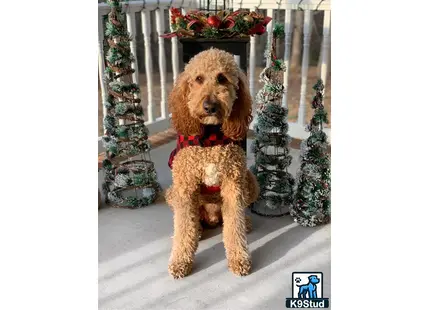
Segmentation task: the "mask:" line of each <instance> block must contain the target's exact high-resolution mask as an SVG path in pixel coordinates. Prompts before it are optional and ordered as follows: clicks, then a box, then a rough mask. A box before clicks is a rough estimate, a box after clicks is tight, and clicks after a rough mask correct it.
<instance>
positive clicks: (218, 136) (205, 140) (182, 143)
mask: <svg viewBox="0 0 430 310" xmlns="http://www.w3.org/2000/svg"><path fill="white" fill-rule="evenodd" d="M228 144H236V145H239V146H241V147H242V148H243V150H244V151H245V152H246V139H244V140H240V141H234V140H231V139H230V138H228V137H226V136H225V135H224V134H223V132H222V131H221V126H220V125H206V126H204V127H203V135H196V136H184V135H181V134H178V139H177V140H176V148H175V149H174V150H173V151H172V153H170V158H169V167H170V169H172V164H173V159H174V158H175V155H176V154H177V153H178V152H179V151H180V149H183V148H185V147H188V146H201V147H211V146H215V145H228ZM219 190H220V187H219V186H206V185H202V188H201V192H202V194H211V193H215V192H219Z"/></svg>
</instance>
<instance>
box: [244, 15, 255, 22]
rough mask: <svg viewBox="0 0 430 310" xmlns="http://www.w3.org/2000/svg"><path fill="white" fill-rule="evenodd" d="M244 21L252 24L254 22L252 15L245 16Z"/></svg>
mask: <svg viewBox="0 0 430 310" xmlns="http://www.w3.org/2000/svg"><path fill="white" fill-rule="evenodd" d="M243 20H244V21H246V22H248V23H252V22H253V21H254V19H253V18H252V17H251V16H250V15H245V16H244V17H243Z"/></svg>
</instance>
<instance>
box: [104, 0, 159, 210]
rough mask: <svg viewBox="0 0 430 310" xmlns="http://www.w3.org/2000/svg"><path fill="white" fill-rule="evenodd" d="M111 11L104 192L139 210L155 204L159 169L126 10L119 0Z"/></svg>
mask: <svg viewBox="0 0 430 310" xmlns="http://www.w3.org/2000/svg"><path fill="white" fill-rule="evenodd" d="M107 3H108V4H109V6H110V8H111V11H110V13H109V15H108V18H107V23H106V34H105V35H106V39H107V43H108V46H109V50H108V52H107V55H106V72H105V74H106V76H105V79H106V80H107V82H108V96H107V98H104V99H105V103H104V104H105V107H106V109H107V115H106V117H105V118H104V121H103V124H104V126H105V135H104V136H103V138H102V140H103V145H104V147H105V149H106V154H105V155H106V156H105V160H104V161H103V169H104V171H105V182H104V184H103V190H104V192H105V195H106V197H107V202H108V203H112V204H114V205H115V206H116V207H123V208H132V209H134V208H140V207H143V206H146V205H148V204H150V203H152V202H153V201H154V200H155V199H156V198H157V195H158V193H159V192H160V185H159V184H158V181H157V173H156V171H155V168H154V163H153V162H152V161H151V157H150V153H149V151H150V144H149V141H148V128H147V127H146V126H145V122H144V119H143V109H142V106H141V105H140V98H139V93H140V89H139V85H137V84H135V83H132V80H131V74H133V73H134V69H132V67H131V63H132V62H133V60H134V57H133V55H132V53H131V49H130V40H131V39H130V36H129V33H128V32H127V28H126V19H125V14H124V13H123V12H122V11H121V5H120V3H119V1H115V0H110V1H108V2H107Z"/></svg>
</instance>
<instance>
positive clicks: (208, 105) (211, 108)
mask: <svg viewBox="0 0 430 310" xmlns="http://www.w3.org/2000/svg"><path fill="white" fill-rule="evenodd" d="M203 109H204V110H205V112H206V113H207V114H209V115H212V114H215V113H216V111H217V104H216V103H214V102H210V101H208V100H205V101H204V102H203Z"/></svg>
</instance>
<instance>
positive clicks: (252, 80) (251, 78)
mask: <svg viewBox="0 0 430 310" xmlns="http://www.w3.org/2000/svg"><path fill="white" fill-rule="evenodd" d="M256 48H257V45H256V43H255V36H252V37H251V40H250V45H249V91H250V93H251V97H252V99H254V96H255V67H256V66H255V53H256Z"/></svg>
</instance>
